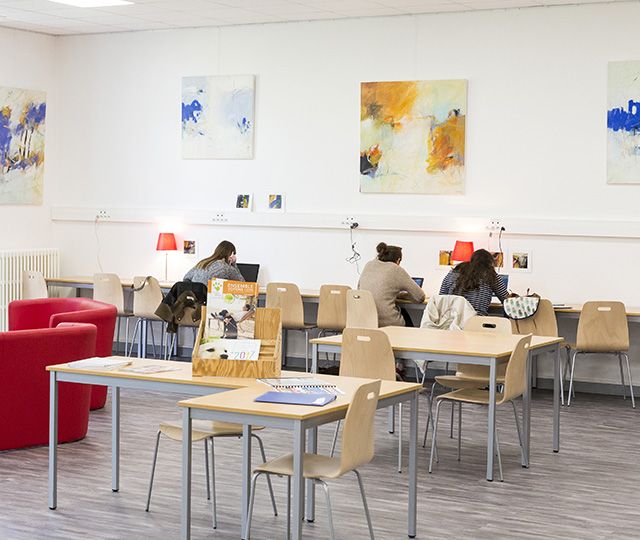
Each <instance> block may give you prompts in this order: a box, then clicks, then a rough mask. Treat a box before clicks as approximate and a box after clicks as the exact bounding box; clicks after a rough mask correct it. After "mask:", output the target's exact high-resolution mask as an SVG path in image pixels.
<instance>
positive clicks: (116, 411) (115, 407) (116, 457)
mask: <svg viewBox="0 0 640 540" xmlns="http://www.w3.org/2000/svg"><path fill="white" fill-rule="evenodd" d="M119 489H120V388H119V387H118V386H112V387H111V490H112V491H114V492H117V491H118V490H119Z"/></svg>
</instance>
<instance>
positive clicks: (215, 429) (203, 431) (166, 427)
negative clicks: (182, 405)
mask: <svg viewBox="0 0 640 540" xmlns="http://www.w3.org/2000/svg"><path fill="white" fill-rule="evenodd" d="M252 429H254V430H260V429H264V427H263V426H254V427H253V428H252ZM160 435H165V436H166V437H167V438H168V439H170V440H173V441H180V442H182V426H180V425H176V424H170V423H162V424H160V428H159V429H158V434H157V436H156V447H155V450H154V452H153V464H152V465H151V478H150V480H149V493H148V495H147V507H146V508H145V510H146V511H147V512H148V511H149V506H150V504H151V491H152V490H153V477H154V476H155V471H156V461H157V459H158V449H159V447H160ZM251 436H252V437H254V438H255V439H256V440H257V441H258V446H259V447H260V454H261V456H262V462H263V463H266V461H267V458H266V455H265V452H264V445H263V444H262V439H261V438H260V437H258V436H257V435H256V434H255V433H252V434H251ZM191 437H192V441H193V442H194V443H195V442H199V441H204V459H205V472H206V478H207V500H211V518H212V522H213V528H214V529H215V528H217V526H218V515H217V507H216V462H215V450H214V445H213V441H214V439H219V438H224V437H238V438H242V425H241V424H229V423H227V422H207V421H203V420H194V421H193V427H192V429H191ZM209 447H210V448H211V472H209ZM209 474H211V482H209ZM267 480H268V485H269V494H270V495H271V505H272V506H273V514H274V515H275V516H277V515H278V509H277V507H276V500H275V497H274V495H273V486H272V485H271V479H270V478H267Z"/></svg>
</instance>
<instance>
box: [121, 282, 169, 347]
mask: <svg viewBox="0 0 640 540" xmlns="http://www.w3.org/2000/svg"><path fill="white" fill-rule="evenodd" d="M162 298H163V295H162V289H161V288H160V283H158V280H157V279H156V278H154V277H153V276H146V277H145V276H136V277H134V278H133V316H134V317H137V320H136V325H135V327H134V329H133V337H132V338H131V347H130V348H129V352H128V353H127V356H131V353H132V352H133V344H134V343H135V341H136V335H137V334H138V330H140V336H141V337H140V345H141V347H140V349H142V334H143V332H142V330H141V329H140V327H141V326H142V325H143V324H145V325H146V324H149V329H150V331H151V343H152V345H153V355H154V356H155V357H156V358H158V355H157V353H156V340H155V337H154V335H153V322H155V321H160V322H161V323H162V327H163V328H164V321H163V320H162V319H161V318H160V317H158V316H157V315H156V313H155V311H156V309H157V308H158V306H159V305H160V302H162ZM162 341H163V340H162V338H161V339H160V343H161V344H162Z"/></svg>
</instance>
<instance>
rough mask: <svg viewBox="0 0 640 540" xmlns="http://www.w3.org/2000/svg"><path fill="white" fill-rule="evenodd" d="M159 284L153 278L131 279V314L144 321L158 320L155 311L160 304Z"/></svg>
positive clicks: (137, 277)
mask: <svg viewBox="0 0 640 540" xmlns="http://www.w3.org/2000/svg"><path fill="white" fill-rule="evenodd" d="M162 298H163V296H162V289H161V288H160V283H158V280H157V279H156V278H154V277H153V276H136V277H134V278H133V314H134V315H135V316H136V317H143V318H145V319H158V316H157V315H156V313H155V311H156V309H158V306H159V305H160V302H162Z"/></svg>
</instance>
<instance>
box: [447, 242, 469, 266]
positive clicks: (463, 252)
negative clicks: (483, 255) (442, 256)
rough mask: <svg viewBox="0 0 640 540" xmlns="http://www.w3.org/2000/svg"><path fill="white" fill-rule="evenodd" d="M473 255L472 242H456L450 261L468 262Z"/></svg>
mask: <svg viewBox="0 0 640 540" xmlns="http://www.w3.org/2000/svg"><path fill="white" fill-rule="evenodd" d="M471 255H473V242H461V241H460V240H456V245H455V247H454V248H453V252H452V253H451V260H452V261H460V262H469V261H470V260H471Z"/></svg>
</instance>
